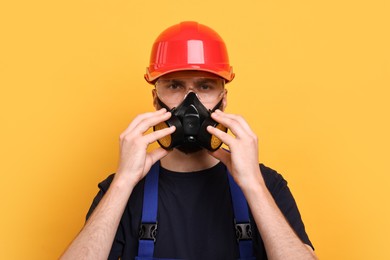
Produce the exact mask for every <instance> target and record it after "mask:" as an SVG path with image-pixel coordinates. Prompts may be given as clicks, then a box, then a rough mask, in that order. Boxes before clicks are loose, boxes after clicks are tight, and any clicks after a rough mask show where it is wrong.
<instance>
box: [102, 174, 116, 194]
mask: <svg viewBox="0 0 390 260" xmlns="http://www.w3.org/2000/svg"><path fill="white" fill-rule="evenodd" d="M114 177H115V173H112V174H110V175H109V176H108V177H107V178H106V179H104V180H103V181H101V182H99V184H98V187H99V189H100V190H101V191H103V192H104V193H105V192H106V191H107V190H108V188H109V187H110V185H111V182H112V180H113V179H114Z"/></svg>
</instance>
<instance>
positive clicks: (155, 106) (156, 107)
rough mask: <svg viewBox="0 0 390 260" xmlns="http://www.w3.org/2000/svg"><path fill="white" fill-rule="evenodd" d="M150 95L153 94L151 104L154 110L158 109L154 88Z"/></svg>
mask: <svg viewBox="0 0 390 260" xmlns="http://www.w3.org/2000/svg"><path fill="white" fill-rule="evenodd" d="M152 96H153V106H154V108H155V109H156V110H158V109H159V108H160V106H159V104H158V102H157V92H156V89H155V88H154V89H152Z"/></svg>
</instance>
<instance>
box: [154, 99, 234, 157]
mask: <svg viewBox="0 0 390 260" xmlns="http://www.w3.org/2000/svg"><path fill="white" fill-rule="evenodd" d="M157 99H158V98H157ZM158 102H159V104H160V106H161V107H164V108H166V109H167V110H168V111H170V112H171V113H172V116H171V118H169V119H168V120H167V121H165V122H162V123H160V124H158V125H156V126H154V127H153V129H154V131H157V130H161V129H164V128H167V127H170V126H175V127H176V131H175V132H174V133H172V134H171V135H168V136H165V137H163V138H161V139H159V140H158V143H159V144H160V146H161V147H162V148H164V149H173V148H178V149H179V150H183V151H184V152H186V151H187V150H189V151H197V150H200V149H201V148H206V149H207V150H210V151H215V150H217V149H218V148H219V147H220V146H221V145H222V141H221V140H220V139H219V138H217V137H216V136H214V135H211V134H210V133H209V132H207V126H209V125H211V126H213V127H217V128H218V129H220V130H222V131H224V132H227V128H226V127H225V126H223V125H221V124H219V123H217V122H216V121H214V120H213V119H212V118H211V113H212V112H214V111H215V110H216V109H218V108H219V107H220V106H221V104H222V99H221V101H220V102H219V103H218V104H217V105H216V106H215V107H214V108H213V109H212V110H208V109H207V108H206V107H205V106H204V105H203V104H202V102H200V100H199V99H198V97H197V96H196V94H195V93H194V92H190V93H189V94H188V95H187V96H186V98H185V99H184V100H183V102H182V103H181V104H180V105H179V106H178V107H176V108H175V107H174V108H172V109H169V108H168V106H167V105H165V104H164V103H163V102H162V101H161V100H160V99H158ZM181 148H182V149H181ZM197 148H199V149H197Z"/></svg>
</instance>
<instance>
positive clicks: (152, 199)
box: [135, 161, 256, 260]
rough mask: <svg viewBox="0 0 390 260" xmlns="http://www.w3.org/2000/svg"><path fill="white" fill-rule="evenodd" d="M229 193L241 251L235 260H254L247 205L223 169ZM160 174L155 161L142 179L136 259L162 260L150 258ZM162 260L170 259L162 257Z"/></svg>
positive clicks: (155, 225) (152, 248) (154, 238)
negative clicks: (142, 197)
mask: <svg viewBox="0 0 390 260" xmlns="http://www.w3.org/2000/svg"><path fill="white" fill-rule="evenodd" d="M226 172H227V175H228V178H229V186H230V194H231V197H232V202H233V211H234V223H235V228H236V236H237V242H238V247H239V252H240V257H239V258H238V260H254V259H256V258H255V257H254V256H253V247H252V231H251V224H250V219H249V211H248V205H247V203H246V199H245V197H244V194H243V193H242V191H241V189H240V188H239V187H238V185H237V184H236V183H235V182H234V180H233V177H232V176H231V175H230V173H229V171H228V170H227V169H226ZM159 173H160V162H159V161H158V162H156V163H155V164H154V165H153V166H152V168H151V169H150V171H149V173H148V174H147V175H146V178H145V187H144V201H143V208H142V220H141V227H140V238H139V245H138V256H137V257H136V258H135V259H136V260H157V259H160V260H163V258H155V257H153V253H154V243H155V242H156V234H157V206H158V205H157V204H158V178H159ZM164 260H169V259H167V258H164Z"/></svg>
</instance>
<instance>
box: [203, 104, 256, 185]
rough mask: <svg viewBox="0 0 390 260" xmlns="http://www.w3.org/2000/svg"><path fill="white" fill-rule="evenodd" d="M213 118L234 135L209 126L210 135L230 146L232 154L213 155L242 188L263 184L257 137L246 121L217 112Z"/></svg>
mask: <svg viewBox="0 0 390 260" xmlns="http://www.w3.org/2000/svg"><path fill="white" fill-rule="evenodd" d="M211 117H212V118H213V119H214V120H215V121H217V122H218V123H221V124H222V125H224V126H226V127H227V128H229V129H230V131H231V132H232V133H233V134H234V136H231V135H229V134H227V133H225V132H223V131H221V130H219V129H217V128H214V127H211V126H209V127H208V128H207V130H208V131H209V133H210V134H213V135H215V136H216V137H218V138H219V139H220V140H221V141H222V142H224V143H225V144H226V145H228V146H229V149H230V152H227V151H225V150H223V149H218V150H217V151H215V152H213V153H211V155H213V156H214V157H215V158H217V159H218V160H220V161H222V162H223V163H224V164H225V165H226V166H227V167H228V169H229V171H230V173H231V174H232V176H233V178H234V180H235V181H236V183H237V184H238V185H239V186H241V187H247V186H248V185H249V184H253V183H259V182H261V183H263V182H264V181H263V178H262V176H261V174H260V169H259V159H258V141H257V136H256V135H255V133H254V132H253V131H252V130H251V128H250V127H249V125H248V123H247V122H246V121H245V119H244V118H243V117H241V116H239V115H232V114H227V113H224V112H222V111H221V110H216V111H215V112H214V113H212V114H211Z"/></svg>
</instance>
